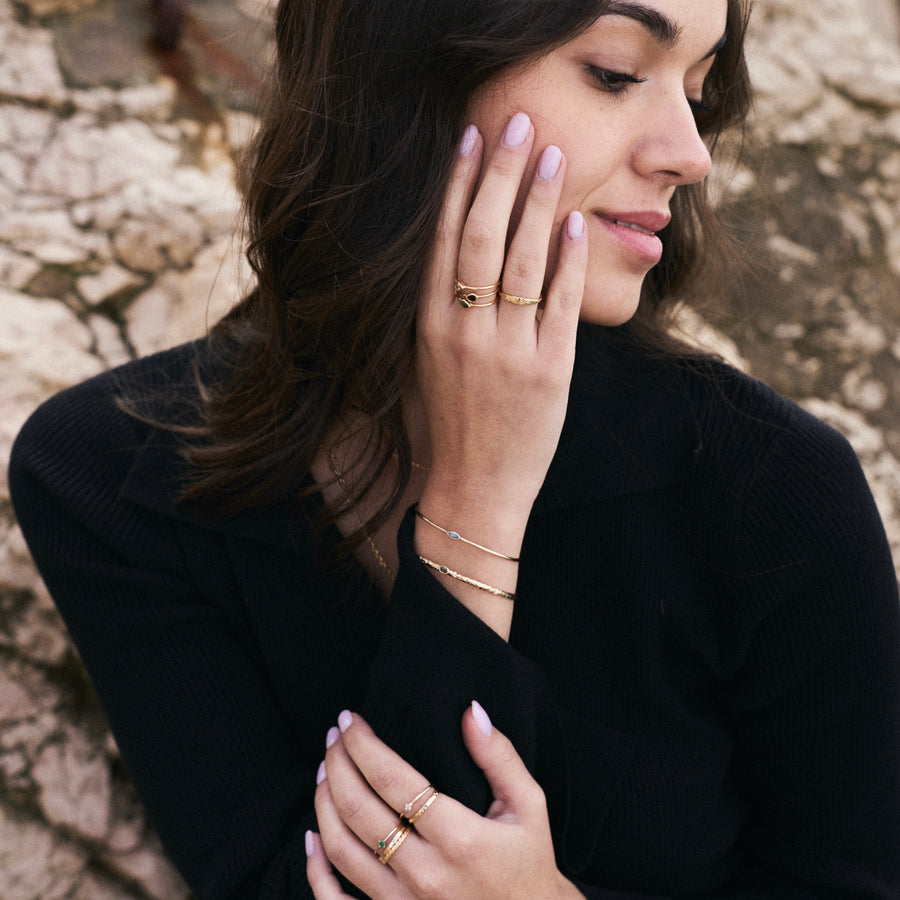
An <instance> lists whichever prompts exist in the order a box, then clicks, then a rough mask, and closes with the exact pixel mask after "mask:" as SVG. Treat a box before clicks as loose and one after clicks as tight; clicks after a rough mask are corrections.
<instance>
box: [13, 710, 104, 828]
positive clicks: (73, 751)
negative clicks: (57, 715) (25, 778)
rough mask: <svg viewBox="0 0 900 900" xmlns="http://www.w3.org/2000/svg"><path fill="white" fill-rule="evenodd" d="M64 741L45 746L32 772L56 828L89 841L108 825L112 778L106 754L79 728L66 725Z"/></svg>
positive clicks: (44, 805) (44, 809) (46, 809)
mask: <svg viewBox="0 0 900 900" xmlns="http://www.w3.org/2000/svg"><path fill="white" fill-rule="evenodd" d="M63 733H64V736H65V739H64V741H63V742H62V743H53V744H48V745H47V746H45V747H44V748H43V749H42V750H41V751H40V753H39V754H38V757H37V760H36V761H35V763H34V766H33V767H32V770H31V776H32V778H33V779H34V782H35V784H36V785H37V787H38V791H39V798H38V802H39V803H40V806H41V809H42V811H43V813H44V815H45V816H46V817H47V821H48V822H49V823H50V824H51V825H53V826H54V827H56V828H60V829H62V830H63V831H65V832H67V833H69V834H72V835H74V836H76V837H79V838H81V839H83V840H87V841H101V840H103V838H104V837H105V836H106V833H107V831H108V829H109V823H110V815H111V798H112V782H111V778H110V771H109V763H108V762H107V759H106V756H105V755H104V754H103V753H102V752H100V751H98V750H97V749H96V748H95V747H94V746H93V745H92V744H91V743H90V742H89V741H88V740H87V739H86V738H85V737H84V735H83V734H82V733H81V732H80V731H78V730H77V729H76V728H74V727H73V726H70V725H65V726H63Z"/></svg>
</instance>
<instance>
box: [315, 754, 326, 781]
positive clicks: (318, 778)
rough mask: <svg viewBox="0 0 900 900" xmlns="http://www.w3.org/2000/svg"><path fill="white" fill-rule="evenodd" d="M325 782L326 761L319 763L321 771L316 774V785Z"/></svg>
mask: <svg viewBox="0 0 900 900" xmlns="http://www.w3.org/2000/svg"><path fill="white" fill-rule="evenodd" d="M324 780H325V760H324V759H323V760H322V762H320V763H319V771H318V772H316V784H321V783H322V782H323V781H324Z"/></svg>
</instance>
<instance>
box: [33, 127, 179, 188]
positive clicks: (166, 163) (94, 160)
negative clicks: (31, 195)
mask: <svg viewBox="0 0 900 900" xmlns="http://www.w3.org/2000/svg"><path fill="white" fill-rule="evenodd" d="M180 152H181V151H180V149H179V148H178V147H177V146H175V145H173V144H170V143H167V142H165V141H161V140H160V139H159V138H158V137H157V136H156V135H155V134H154V133H153V130H152V129H151V128H150V127H149V126H148V125H147V124H145V123H144V122H141V121H137V120H131V121H123V122H116V123H114V124H112V125H109V126H105V127H103V126H101V125H99V124H96V123H95V122H94V120H93V118H92V117H89V116H74V117H73V118H72V119H69V120H66V121H64V122H62V123H60V127H59V129H58V131H57V133H56V135H55V137H54V139H53V141H51V143H50V145H49V146H48V147H47V150H46V152H45V153H44V154H43V156H42V157H41V158H40V160H38V162H37V163H36V165H35V167H34V169H33V170H32V173H31V189H32V190H33V191H37V192H39V193H46V194H54V195H57V196H62V197H69V198H71V199H75V200H85V199H87V198H89V197H95V196H102V195H104V194H108V193H110V192H112V191H116V190H118V189H120V188H122V187H124V186H125V185H127V184H131V183H137V184H140V183H141V182H147V181H152V180H154V179H168V178H169V177H170V169H171V168H172V166H173V165H174V164H175V162H176V161H177V160H178V157H179V155H180Z"/></svg>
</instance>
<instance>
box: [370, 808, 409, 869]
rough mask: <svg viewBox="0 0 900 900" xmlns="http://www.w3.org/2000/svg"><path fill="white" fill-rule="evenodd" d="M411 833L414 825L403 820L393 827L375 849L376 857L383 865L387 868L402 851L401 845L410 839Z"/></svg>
mask: <svg viewBox="0 0 900 900" xmlns="http://www.w3.org/2000/svg"><path fill="white" fill-rule="evenodd" d="M411 831H412V825H410V824H408V823H406V822H404V821H403V820H402V819H401V820H400V823H399V824H398V825H395V826H394V827H393V829H392V830H391V831H390V832H389V833H388V835H387V837H385V838H384V840H382V841H379V842H378V846H377V847H376V848H375V855H376V856H377V857H378V859H379V861H380V862H381V864H382V865H384V866H386V865H387V864H388V863H389V862H390V859H391V857H392V856H393V855H394V854H395V853H396V852H397V851H398V850H399V849H400V845H401V844H402V843H403V842H404V841H405V840H406V839H407V838H408V837H409V833H410V832H411Z"/></svg>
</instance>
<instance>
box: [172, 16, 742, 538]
mask: <svg viewBox="0 0 900 900" xmlns="http://www.w3.org/2000/svg"><path fill="white" fill-rule="evenodd" d="M608 3H609V0H427V2H422V0H281V2H280V4H279V7H278V10H277V15H276V22H275V36H276V42H277V59H276V61H275V67H274V71H273V73H272V81H271V86H270V94H269V99H268V101H267V107H266V109H265V111H264V115H263V120H262V126H261V130H260V132H259V134H258V137H257V139H256V141H255V145H254V147H253V150H252V154H251V157H250V163H249V168H248V172H247V177H246V181H245V196H246V210H247V227H248V232H249V234H248V237H249V250H248V257H249V260H250V263H251V265H252V267H253V270H254V272H255V274H256V278H257V284H256V286H255V288H254V289H253V290H252V292H251V293H250V294H249V295H248V296H247V297H246V298H245V299H244V300H243V301H242V302H241V303H240V304H239V305H238V306H237V307H236V308H235V310H234V311H233V312H232V313H231V314H229V315H228V316H227V317H226V318H225V319H223V320H222V321H221V322H220V323H219V324H218V325H217V326H216V327H215V328H214V330H213V332H212V333H211V335H210V338H209V341H208V352H209V353H210V354H211V357H212V364H211V366H210V367H209V369H208V372H214V373H216V374H215V377H213V376H212V375H209V374H207V375H205V376H204V383H203V385H202V397H203V424H202V427H201V428H199V429H197V430H195V431H194V436H193V439H192V440H191V441H190V442H189V446H188V448H187V450H186V455H187V458H188V460H189V462H190V464H191V467H192V471H193V473H194V478H193V481H192V482H191V483H190V484H189V486H188V487H187V489H186V490H185V492H184V495H183V497H182V500H183V501H184V502H188V503H191V504H195V505H197V506H199V507H200V508H202V509H204V510H205V511H207V512H212V513H216V514H230V513H233V512H236V511H238V510H240V509H243V508H247V507H251V506H259V505H265V504H268V503H271V502H273V501H276V500H279V499H283V498H285V497H287V496H290V495H292V494H293V495H296V494H297V493H302V492H303V491H304V490H307V491H308V490H311V488H310V484H309V481H308V472H309V468H310V465H311V463H312V460H313V458H314V457H315V455H316V453H317V452H319V451H320V449H321V447H322V446H323V443H324V442H325V441H326V439H327V436H328V434H329V432H330V430H331V429H333V427H334V426H335V423H337V422H342V421H346V420H347V418H349V417H351V416H359V414H362V418H363V419H364V420H365V421H368V422H371V423H373V425H374V428H372V429H371V431H372V434H371V435H370V444H369V452H368V462H369V465H368V478H369V480H368V481H367V482H366V484H363V485H359V486H358V488H357V494H356V496H357V498H359V497H361V496H363V495H364V493H365V490H366V488H367V486H370V485H371V484H373V483H374V482H375V480H376V479H377V478H379V477H380V476H381V475H382V474H383V473H384V472H385V471H387V470H388V469H389V468H391V466H390V461H391V458H392V457H393V456H394V455H396V457H397V458H398V459H399V462H400V465H399V467H398V468H399V474H398V475H397V479H396V485H395V491H394V494H393V497H392V500H391V501H390V502H389V503H388V504H387V505H386V506H385V507H384V508H383V509H382V510H381V511H380V513H379V514H378V515H376V516H375V517H373V519H372V520H370V521H369V522H368V523H367V524H366V527H367V528H368V529H375V528H377V527H378V525H379V524H380V523H381V522H383V521H384V518H385V517H386V516H387V515H388V514H389V512H390V510H391V508H392V507H393V504H395V503H396V501H397V499H398V498H399V496H400V494H401V493H402V491H403V488H404V487H405V484H406V481H407V479H408V473H409V467H410V450H409V442H408V439H407V435H406V432H405V429H404V424H403V418H402V414H401V392H402V388H403V385H404V382H405V380H406V379H407V376H408V374H409V372H410V366H411V363H412V359H413V353H414V348H415V327H414V324H415V315H416V307H417V304H418V302H419V297H420V292H421V286H422V284H423V278H424V274H425V271H426V266H427V264H428V260H429V256H430V252H431V249H432V242H433V240H434V236H435V223H436V222H437V220H438V216H439V212H440V209H441V204H442V199H443V197H444V194H445V189H446V187H447V184H448V180H449V176H450V173H451V170H452V167H453V164H454V159H455V157H456V154H457V147H458V144H459V141H460V139H461V135H462V131H463V129H464V127H465V126H466V124H468V123H467V122H466V121H465V119H464V114H465V111H466V108H467V104H468V102H469V98H470V97H471V95H472V92H473V91H474V90H475V89H476V88H477V87H478V86H479V85H482V84H483V83H484V82H485V81H487V80H488V79H490V78H492V77H493V76H495V75H497V74H498V73H501V72H503V71H504V70H505V69H508V68H509V67H511V66H513V65H516V64H520V63H522V62H525V61H527V60H529V59H533V58H536V57H538V56H539V55H541V54H543V53H546V52H548V51H549V50H551V49H553V48H555V47H557V46H559V45H560V44H563V43H565V42H566V41H568V40H570V39H572V38H573V37H575V36H577V35H578V34H579V33H581V32H582V31H584V30H585V29H586V28H587V27H589V26H590V25H591V24H592V23H593V22H594V21H595V20H596V19H597V18H598V17H599V16H601V15H602V14H603V13H604V10H605V9H606V7H607V6H608ZM747 15H748V8H747V0H728V25H727V40H726V43H725V46H724V49H723V50H722V51H721V52H720V53H719V54H718V56H717V57H716V60H715V63H714V65H713V67H712V70H711V72H710V73H709V76H708V77H707V79H706V84H705V87H704V97H703V104H704V106H705V107H708V108H709V111H708V112H706V113H704V114H702V115H701V117H700V120H699V122H698V124H699V127H700V130H701V133H702V134H703V135H704V136H705V138H706V139H707V141H708V142H709V144H710V145H711V146H713V145H715V143H716V141H717V139H718V137H719V135H720V134H721V133H722V131H723V130H724V129H725V128H727V127H729V126H733V125H736V124H740V123H742V122H743V120H744V118H745V116H746V113H747V109H748V105H749V84H748V79H747V71H746V67H745V63H744V54H743V44H744V33H745V27H746V21H747ZM719 237H720V231H719V229H718V226H717V224H716V221H715V219H714V216H713V214H712V211H711V209H710V205H709V202H708V200H707V196H706V191H705V186H704V185H702V184H700V185H691V186H688V187H679V188H678V190H677V191H676V193H675V197H674V199H673V221H672V224H671V225H670V226H669V227H668V229H667V230H666V233H665V234H664V248H665V249H664V254H663V259H662V262H661V263H660V264H659V265H658V266H657V267H656V268H654V269H653V270H652V271H651V272H650V274H649V275H648V277H647V278H646V280H645V283H644V287H643V293H642V296H641V301H640V304H639V309H638V312H637V314H636V316H635V317H634V319H633V320H632V322H631V323H629V325H628V326H626V328H627V329H628V330H629V333H630V334H631V335H632V336H633V338H634V340H635V341H636V342H640V343H641V344H642V345H643V346H645V347H648V348H651V349H655V350H656V351H661V352H665V351H666V348H671V347H672V346H673V345H672V342H671V341H670V340H669V338H668V337H667V332H666V327H665V322H666V316H665V314H666V311H667V309H669V308H670V307H671V305H672V303H673V302H674V301H675V300H676V299H677V298H678V297H679V296H682V295H683V294H684V292H685V291H686V290H687V289H688V287H689V286H690V284H691V283H692V279H693V278H694V277H695V275H696V273H697V271H698V265H699V263H700V261H701V260H702V259H703V257H704V256H705V255H707V254H709V253H710V252H711V249H712V252H721V248H720V241H719ZM716 248H719V249H716ZM392 470H393V469H392ZM363 533H364V532H362V531H360V533H359V534H358V535H357V536H356V539H360V538H361V536H362V534H363ZM351 542H352V541H351Z"/></svg>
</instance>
